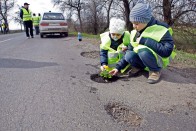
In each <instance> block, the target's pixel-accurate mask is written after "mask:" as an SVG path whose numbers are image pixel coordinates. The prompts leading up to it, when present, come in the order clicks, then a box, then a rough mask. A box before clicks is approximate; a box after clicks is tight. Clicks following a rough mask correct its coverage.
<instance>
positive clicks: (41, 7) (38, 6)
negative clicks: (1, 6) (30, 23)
mask: <svg viewBox="0 0 196 131" xmlns="http://www.w3.org/2000/svg"><path fill="white" fill-rule="evenodd" d="M25 2H27V3H29V4H30V5H29V9H30V10H31V11H32V12H33V13H36V15H37V14H38V13H41V14H43V13H44V12H48V11H52V12H59V10H58V8H57V7H54V6H53V3H52V2H51V0H17V2H16V5H19V6H20V7H21V6H23V5H24V3H25ZM18 10H19V9H18V7H17V6H15V8H14V9H13V11H12V12H16V11H18ZM9 27H10V29H20V25H19V24H16V23H14V21H11V22H10V24H9Z"/></svg>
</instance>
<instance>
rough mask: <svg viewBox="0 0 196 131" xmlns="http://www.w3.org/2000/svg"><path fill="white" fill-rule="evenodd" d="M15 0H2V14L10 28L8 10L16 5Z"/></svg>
mask: <svg viewBox="0 0 196 131" xmlns="http://www.w3.org/2000/svg"><path fill="white" fill-rule="evenodd" d="M14 4H15V0H9V1H8V0H1V1H0V16H1V18H2V19H3V20H4V22H5V23H6V26H7V28H8V30H9V26H8V12H9V11H10V10H11V9H12V8H13V7H14Z"/></svg>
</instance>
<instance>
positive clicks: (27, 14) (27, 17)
mask: <svg viewBox="0 0 196 131" xmlns="http://www.w3.org/2000/svg"><path fill="white" fill-rule="evenodd" d="M20 18H21V19H22V20H23V22H24V26H25V30H26V36H27V38H30V36H29V29H30V35H31V38H34V37H33V22H32V16H31V11H30V10H29V4H28V3H24V6H23V7H22V9H21V10H20Z"/></svg>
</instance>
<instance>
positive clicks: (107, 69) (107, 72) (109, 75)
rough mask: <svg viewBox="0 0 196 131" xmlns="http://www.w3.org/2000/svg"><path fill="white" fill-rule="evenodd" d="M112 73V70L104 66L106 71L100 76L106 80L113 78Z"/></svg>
mask: <svg viewBox="0 0 196 131" xmlns="http://www.w3.org/2000/svg"><path fill="white" fill-rule="evenodd" d="M110 71H111V68H110V67H108V66H106V65H104V70H103V71H101V72H100V76H101V77H103V78H106V79H110V78H112V75H111V74H110V73H109V72H110Z"/></svg>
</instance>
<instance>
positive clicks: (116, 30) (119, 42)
mask: <svg viewBox="0 0 196 131" xmlns="http://www.w3.org/2000/svg"><path fill="white" fill-rule="evenodd" d="M100 37H101V45H100V61H101V70H102V71H103V70H104V69H105V67H109V69H111V70H112V69H114V68H115V67H116V64H117V63H118V62H119V60H120V59H121V58H122V57H123V56H124V54H125V51H126V50H127V46H128V45H129V44H130V33H129V32H128V31H125V22H124V21H123V20H121V19H117V18H112V19H111V20H110V25H109V32H105V33H103V34H101V35H100ZM122 72H123V70H122Z"/></svg>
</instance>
